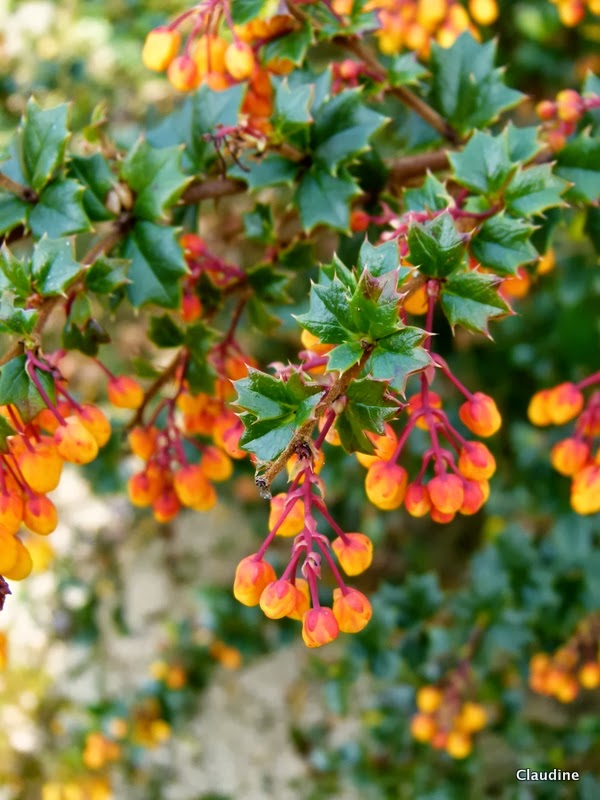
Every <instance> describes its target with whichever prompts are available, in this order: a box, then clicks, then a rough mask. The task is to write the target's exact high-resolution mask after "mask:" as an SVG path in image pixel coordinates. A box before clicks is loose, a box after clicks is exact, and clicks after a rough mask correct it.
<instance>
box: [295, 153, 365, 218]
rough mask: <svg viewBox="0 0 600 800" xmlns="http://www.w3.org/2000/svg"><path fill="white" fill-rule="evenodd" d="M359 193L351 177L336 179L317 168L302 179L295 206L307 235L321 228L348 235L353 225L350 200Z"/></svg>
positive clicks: (340, 176)
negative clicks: (345, 232)
mask: <svg viewBox="0 0 600 800" xmlns="http://www.w3.org/2000/svg"><path fill="white" fill-rule="evenodd" d="M359 193H360V189H359V188H358V186H357V185H356V183H355V182H354V181H353V180H352V178H350V176H349V175H347V174H344V173H343V172H340V173H339V174H338V175H337V176H334V175H330V174H329V172H328V171H325V170H324V169H321V168H319V167H317V166H313V167H311V169H310V170H309V171H308V172H306V173H305V174H304V176H303V177H302V179H301V181H300V184H299V186H298V189H297V190H296V196H295V202H296V204H297V206H298V209H299V211H300V220H301V222H302V227H303V228H304V230H305V231H311V230H312V229H313V228H314V227H315V226H317V225H319V224H323V225H328V226H329V227H331V228H334V229H335V230H338V231H342V232H344V231H347V230H348V227H349V224H350V205H349V204H350V200H351V199H352V198H353V197H356V195H357V194H359Z"/></svg>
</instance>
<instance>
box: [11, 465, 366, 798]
mask: <svg viewBox="0 0 600 800" xmlns="http://www.w3.org/2000/svg"><path fill="white" fill-rule="evenodd" d="M54 500H55V502H56V504H57V505H58V507H59V513H60V519H61V525H60V529H59V530H58V531H57V532H55V533H54V534H53V535H52V537H51V541H52V544H53V545H54V547H55V549H56V550H57V551H58V552H59V553H60V554H64V553H76V554H77V561H78V565H79V566H78V569H80V572H81V576H82V577H83V578H84V579H85V576H86V573H89V574H90V575H91V574H92V567H91V566H88V565H87V564H86V561H87V559H90V561H93V559H94V558H96V556H95V555H94V549H93V547H92V542H93V539H94V537H95V536H96V531H97V530H98V529H100V531H101V533H100V535H101V536H103V537H105V538H113V537H114V539H115V552H117V553H118V560H119V565H120V568H121V572H122V574H123V575H125V576H127V579H126V584H125V587H124V605H125V616H126V621H127V624H128V625H129V626H130V629H131V631H132V635H131V636H128V637H123V636H121V635H120V634H119V633H118V632H117V631H116V630H115V628H114V625H113V624H112V622H111V621H110V617H111V607H112V603H113V600H112V598H113V597H114V595H113V593H112V591H111V590H110V587H109V586H107V590H106V597H105V598H103V600H102V610H101V614H100V617H101V619H102V624H101V627H102V629H103V646H102V648H100V649H99V651H98V652H97V653H96V655H95V658H94V660H95V666H91V665H90V661H89V651H88V650H87V649H86V648H82V647H77V646H74V645H72V644H68V645H66V644H62V643H60V642H58V643H54V644H52V646H51V647H50V650H49V651H48V647H47V642H46V635H45V633H44V631H45V630H46V631H47V630H49V629H50V627H51V622H52V618H51V612H50V610H49V606H48V608H47V610H45V604H44V597H49V596H50V597H51V596H52V594H53V592H54V580H55V579H54V577H53V573H52V572H51V571H50V572H48V573H45V574H41V575H39V576H37V577H34V578H30V579H29V581H27V582H26V584H27V585H24V586H23V589H19V590H18V591H17V593H16V594H15V596H13V597H11V598H9V603H8V604H7V609H6V611H5V612H3V617H4V618H3V619H2V627H3V628H5V627H6V626H7V625H8V627H9V630H10V634H9V635H10V641H11V651H12V653H13V657H14V658H16V659H18V660H24V661H30V662H31V661H33V662H34V663H35V661H36V660H38V661H39V660H40V659H42V663H43V666H44V668H45V669H46V670H47V671H48V672H49V673H50V675H51V676H52V680H53V682H54V683H56V684H57V685H58V686H59V687H60V690H61V692H63V693H64V694H67V695H68V696H69V697H71V698H72V699H73V700H75V701H76V702H79V703H82V704H85V703H86V702H90V701H94V700H95V699H96V698H97V692H98V689H99V688H102V689H103V690H104V691H107V692H108V693H110V694H111V695H112V694H114V695H116V696H127V693H128V692H130V691H131V690H134V689H136V688H137V687H139V685H140V683H141V682H143V679H144V677H145V676H146V675H147V674H148V666H149V664H150V663H151V662H152V660H154V659H155V658H156V648H157V645H158V643H159V642H160V641H161V639H163V638H164V622H165V621H166V620H167V619H169V615H171V616H173V611H174V612H175V615H177V614H179V615H181V614H182V613H185V611H186V610H191V609H192V608H193V607H194V606H193V603H192V590H193V588H194V587H200V586H202V585H203V584H205V583H209V584H212V585H214V584H219V583H222V584H226V583H227V582H228V581H229V580H231V575H232V572H233V570H234V568H235V564H236V563H237V561H238V560H239V558H241V557H242V556H244V555H247V553H248V552H250V551H249V550H248V545H249V542H250V540H249V537H248V532H247V527H246V525H245V522H244V520H243V518H242V517H241V515H240V514H239V513H236V512H235V511H233V510H231V509H229V508H227V507H226V506H225V505H224V504H223V505H221V506H219V507H218V508H217V509H215V510H214V511H213V512H212V513H210V514H208V515H198V514H192V515H190V516H188V517H185V518H183V519H182V520H181V521H180V522H179V523H178V524H177V526H176V536H175V537H174V539H172V540H170V541H165V540H163V539H161V538H158V537H157V536H156V535H155V534H154V533H153V532H152V531H151V530H150V526H149V530H144V527H145V526H144V525H142V526H140V529H139V530H138V529H134V528H133V527H132V520H133V517H132V514H131V509H130V508H129V507H128V505H127V504H126V502H123V501H121V500H118V501H115V503H113V504H112V505H111V504H106V503H105V502H101V501H100V500H98V498H95V497H93V496H91V495H90V494H89V493H88V490H87V486H86V484H85V482H84V481H83V480H82V479H81V477H80V476H79V475H78V474H77V473H76V472H75V471H66V472H65V474H64V476H63V479H62V481H61V485H60V487H59V489H58V490H57V491H56V492H55V493H54ZM167 560H168V561H170V562H171V563H173V564H175V565H176V566H177V565H180V566H183V568H184V569H185V570H186V572H188V570H192V572H191V574H192V575H196V576H197V577H196V578H195V579H194V580H193V581H189V580H188V579H187V578H186V580H185V581H181V582H179V583H178V582H177V580H176V579H173V578H171V577H170V576H169V574H168V572H167V571H165V562H166V561H167ZM188 574H190V573H189V572H188ZM20 592H29V593H30V594H33V595H34V596H35V597H36V599H37V602H36V604H35V606H36V609H37V612H36V619H35V620H32V619H31V617H30V615H29V612H28V607H29V606H30V603H29V602H27V604H25V602H24V598H20V597H19V594H20ZM85 598H86V590H85V588H81V587H75V588H74V589H73V590H72V591H71V594H70V596H69V602H70V603H72V605H73V606H77V605H80V604H83V603H84V602H85ZM4 614H6V616H4ZM330 655H331V653H330ZM314 657H315V656H314V655H313V654H309V652H308V651H307V650H306V648H305V647H304V645H303V644H302V642H301V641H298V642H297V643H296V644H295V645H292V646H290V647H288V648H284V649H281V650H279V651H278V652H276V653H275V654H273V655H271V656H266V657H262V658H260V659H257V660H255V661H253V662H252V663H251V664H249V665H248V666H244V667H242V668H241V669H240V670H238V671H235V672H231V671H227V670H226V669H224V668H221V667H219V668H218V669H217V671H216V673H215V674H214V675H213V679H212V681H211V684H210V685H209V687H208V688H207V689H206V690H205V692H204V694H203V695H202V696H201V698H200V701H199V703H198V707H199V711H198V714H197V715H196V716H195V717H194V718H193V719H192V720H191V721H190V723H189V725H188V726H187V729H186V730H183V731H178V732H177V735H176V737H175V738H174V739H173V740H171V742H169V743H168V744H166V745H164V746H163V747H161V748H159V749H157V750H155V751H153V752H152V754H151V756H150V757H151V758H152V760H153V761H154V762H155V763H156V764H165V765H167V766H170V767H174V768H175V769H174V771H175V773H176V779H175V780H173V782H172V783H171V784H170V785H169V786H167V787H165V788H164V795H163V797H164V800H197V798H199V797H201V796H202V795H203V794H205V793H209V792H213V793H217V794H219V795H223V796H225V797H227V798H228V799H229V798H230V800H271V798H273V799H274V800H275V798H276V799H277V800H304V798H305V797H306V796H307V793H306V784H305V781H306V779H307V778H308V775H309V764H308V763H307V762H306V760H304V759H303V758H302V757H301V756H300V755H299V753H298V751H297V750H296V748H295V746H294V743H293V742H292V740H291V737H290V729H291V727H292V726H296V727H299V728H301V729H302V728H305V727H309V726H312V725H314V724H320V723H326V725H327V726H328V728H329V730H330V734H329V742H330V743H331V744H336V745H340V744H342V743H345V742H347V741H351V740H352V739H354V737H355V735H356V734H357V733H358V728H359V724H358V718H357V717H354V718H344V719H340V718H334V717H332V715H331V713H330V712H328V711H327V710H325V708H324V707H323V705H322V702H323V698H322V694H321V687H319V686H318V685H317V686H311V685H310V684H309V683H308V682H307V664H308V660H309V658H314ZM325 657H326V656H325ZM79 664H81V665H85V669H84V670H83V671H82V672H81V674H80V675H73V673H72V670H73V668H76V667H77V666H78V665H79ZM359 688H360V690H359ZM369 695H370V692H369V691H368V687H365V686H363V687H357V691H356V696H357V698H361V697H362V698H365V697H368V696H369ZM356 711H357V712H359V711H360V709H359V708H357V709H356ZM0 716H2V715H0ZM3 716H4V717H5V716H6V713H5V712H4V714H3ZM13 716H14V715H13ZM0 721H1V720H0ZM18 727H19V726H18ZM37 741H38V736H37V734H36V730H35V726H32V725H30V724H27V723H26V721H25V720H23V721H22V724H21V726H20V727H19V732H16V733H15V735H14V741H13V742H12V744H13V746H14V747H17V749H19V750H23V751H28V750H35V749H36V744H37ZM115 797H116V800H135V799H134V797H133V796H132V793H131V790H130V789H125V788H124V787H121V788H118V787H117V788H116V794H115ZM355 797H356V798H358V796H355V795H354V793H353V791H352V789H351V788H350V787H345V788H344V790H343V793H342V794H341V795H339V796H338V797H335V798H334V797H333V796H332V800H354V798H355ZM0 800H3V798H2V794H1V790H0Z"/></svg>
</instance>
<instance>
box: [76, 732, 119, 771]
mask: <svg viewBox="0 0 600 800" xmlns="http://www.w3.org/2000/svg"><path fill="white" fill-rule="evenodd" d="M82 758H83V763H84V764H85V766H86V767H87V768H88V769H93V770H99V769H102V768H103V767H105V766H106V765H107V764H111V763H114V762H115V761H119V759H120V758H121V747H120V746H119V744H118V743H117V742H116V741H114V739H113V738H112V737H110V736H106V735H105V734H104V733H101V732H100V731H92V732H91V733H88V735H87V736H86V737H85V744H84V747H83V756H82Z"/></svg>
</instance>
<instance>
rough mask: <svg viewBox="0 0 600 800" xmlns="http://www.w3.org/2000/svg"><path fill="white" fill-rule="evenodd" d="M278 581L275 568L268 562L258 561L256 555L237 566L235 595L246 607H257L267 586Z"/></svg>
mask: <svg viewBox="0 0 600 800" xmlns="http://www.w3.org/2000/svg"><path fill="white" fill-rule="evenodd" d="M276 580H277V576H276V575H275V570H274V569H273V567H272V566H271V565H270V564H269V562H268V561H264V560H263V559H259V560H257V559H256V553H255V554H254V555H251V556H247V557H246V558H243V559H242V560H241V561H240V563H239V564H238V565H237V569H236V571H235V580H234V582H233V595H234V597H235V599H236V600H238V601H239V602H240V603H242V604H243V605H245V606H257V605H258V604H259V602H260V596H261V595H262V593H263V591H264V590H265V588H266V586H267V585H268V584H269V583H272V582H274V581H276Z"/></svg>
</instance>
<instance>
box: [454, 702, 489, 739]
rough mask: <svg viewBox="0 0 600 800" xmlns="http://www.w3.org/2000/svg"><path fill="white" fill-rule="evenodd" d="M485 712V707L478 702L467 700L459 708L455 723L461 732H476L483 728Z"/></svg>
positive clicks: (485, 720) (485, 717)
mask: <svg viewBox="0 0 600 800" xmlns="http://www.w3.org/2000/svg"><path fill="white" fill-rule="evenodd" d="M486 723H487V714H486V713H485V708H484V707H483V706H482V705H480V704H479V703H472V702H470V701H467V702H466V703H465V704H464V705H463V707H462V708H461V710H460V714H459V715H458V717H457V719H456V721H455V725H456V727H457V728H459V729H460V730H461V731H462V732H463V733H477V732H478V731H480V730H483V728H485V726H486Z"/></svg>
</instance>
